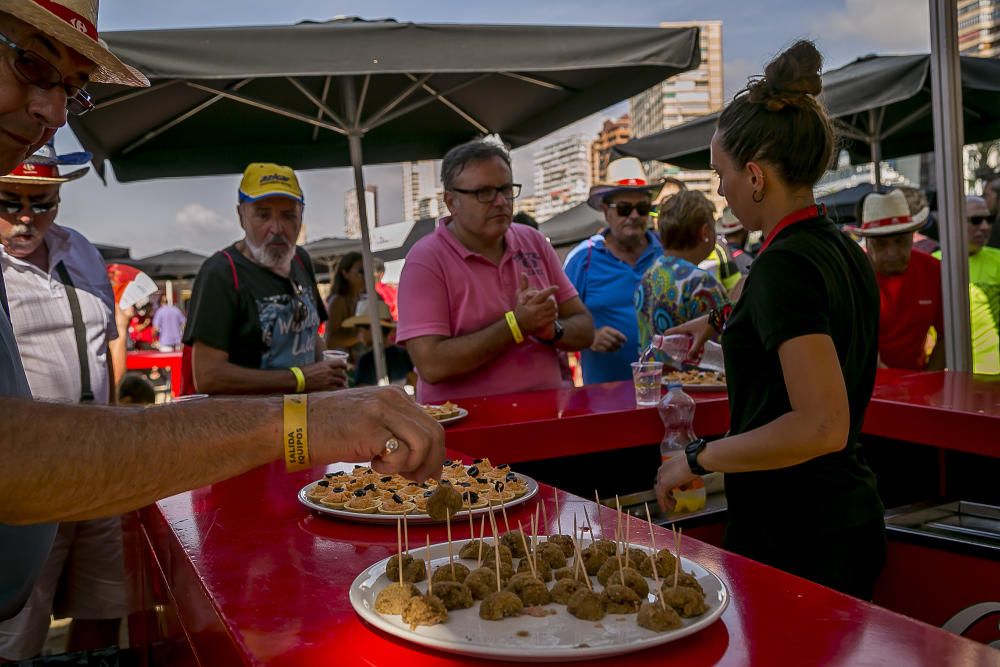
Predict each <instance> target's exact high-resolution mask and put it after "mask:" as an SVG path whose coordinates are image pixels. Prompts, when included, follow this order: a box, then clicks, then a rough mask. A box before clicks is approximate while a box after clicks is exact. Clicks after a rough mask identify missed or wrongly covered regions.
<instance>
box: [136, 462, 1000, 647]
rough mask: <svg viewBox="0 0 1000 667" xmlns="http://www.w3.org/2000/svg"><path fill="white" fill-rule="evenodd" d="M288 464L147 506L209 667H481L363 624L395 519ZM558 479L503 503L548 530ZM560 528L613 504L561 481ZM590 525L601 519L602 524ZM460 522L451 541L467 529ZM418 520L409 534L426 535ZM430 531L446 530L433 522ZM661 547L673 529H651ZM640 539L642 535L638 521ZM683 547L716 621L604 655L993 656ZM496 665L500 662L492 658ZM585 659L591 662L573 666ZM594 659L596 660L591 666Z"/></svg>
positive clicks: (708, 550) (793, 580)
mask: <svg viewBox="0 0 1000 667" xmlns="http://www.w3.org/2000/svg"><path fill="white" fill-rule="evenodd" d="M320 472H321V469H315V470H313V471H312V472H308V471H307V472H302V473H297V474H286V473H285V472H284V471H283V470H282V469H281V467H280V465H278V464H276V465H274V466H268V467H264V468H260V469H257V470H254V471H251V472H250V473H247V474H246V475H243V476H242V477H238V478H235V479H232V480H229V481H227V482H223V483H220V484H216V485H213V486H211V487H206V488H204V489H200V490H197V491H193V492H190V493H185V494H181V495H178V496H175V497H172V498H169V499H166V500H164V501H161V502H160V503H158V504H157V505H155V506H151V507H148V508H146V509H145V510H143V511H142V524H143V529H144V530H145V532H146V534H147V536H148V539H149V542H150V544H151V545H152V548H153V552H154V555H155V557H156V562H157V563H158V565H159V567H160V568H161V570H162V574H163V576H164V578H165V581H166V584H167V586H168V588H169V589H170V593H171V597H172V598H173V602H174V604H175V605H176V610H177V613H178V616H179V618H180V621H181V623H182V624H183V625H184V630H185V633H186V635H187V637H188V640H189V641H190V642H191V644H192V647H193V650H194V651H195V653H196V655H197V657H198V660H199V661H200V663H201V664H203V665H234V664H241V663H242V664H254V665H258V664H259V665H263V664H268V665H295V666H299V665H318V664H328V663H329V664H337V665H387V666H392V667H401V666H406V665H472V664H477V665H484V664H493V663H492V662H484V661H482V660H472V659H469V658H463V657H461V656H455V655H451V654H446V653H441V652H437V651H433V650H428V649H423V648H421V647H419V646H417V645H415V644H411V643H409V642H406V641H403V640H401V639H397V638H395V637H392V636H390V635H387V634H385V633H382V632H380V631H378V630H375V629H374V628H372V627H370V626H368V625H366V624H365V623H363V622H362V621H361V620H360V619H359V618H358V616H357V615H356V614H355V612H354V611H353V609H352V607H351V605H350V602H349V600H348V589H349V587H350V585H351V583H352V582H353V580H354V578H355V577H356V576H357V575H358V574H359V573H360V572H361V571H363V570H364V569H365V568H367V567H368V566H369V565H371V564H372V563H374V562H376V561H378V560H380V559H382V558H386V557H388V556H390V555H391V554H392V553H394V552H395V549H396V535H395V529H394V528H393V527H375V526H364V525H359V524H354V523H349V522H343V521H338V520H331V519H326V518H322V517H319V516H316V515H314V514H312V513H310V512H308V511H306V510H305V509H304V508H302V507H301V506H300V505H299V504H298V502H297V500H296V498H295V496H296V493H297V492H298V490H299V488H301V486H303V485H304V484H306V483H308V482H309V481H310V480H312V479H315V478H316V477H318V476H319V474H320ZM553 493H554V490H553V489H552V488H550V487H547V486H544V485H543V486H542V490H541V495H540V496H539V498H540V499H541V501H539V500H532V501H529V502H528V503H526V505H525V506H522V507H521V508H515V509H513V510H511V511H509V512H508V514H509V516H510V519H511V520H512V521H516V520H521V521H522V522H527V521H528V518H529V516H530V515H531V514H532V513H533V511H534V508H535V506H536V504H537V503H538V502H544V503H545V504H546V508H547V512H548V516H549V525H548V532H554V531H555V528H556V516H555V514H556V512H555V504H554V499H553ZM558 493H559V497H560V506H561V513H562V525H563V530H564V531H567V530H569V526H570V525H571V524H572V520H573V517H574V516H576V517H579V518H580V519H581V520H582V518H583V508H584V507H586V508H587V510H588V512H589V513H590V515H591V517H592V519H593V520H594V522H595V530H596V531H597V532H598V533H599V534H600V533H603V534H610V533H613V531H614V523H615V518H614V513H613V512H612V511H611V510H608V509H607V508H603V509H601V510H600V511H598V508H597V506H596V505H595V504H594V503H592V502H590V501H587V500H584V499H581V498H578V497H576V496H572V495H570V494H567V493H565V492H562V491H558ZM598 525H599V526H600V528H598ZM468 531H469V528H468V524H467V523H462V522H458V523H457V525H456V527H455V528H454V534H455V537H456V539H462V538H465V537H467V536H468ZM426 532H427V531H426V529H425V528H423V527H414V528H413V529H412V530H411V531H410V541H411V544H423V542H424V535H425V533H426ZM429 532H430V537H431V540H432V542H439V541H443V540H444V539H445V530H444V527H443V526H442V527H437V526H434V527H430V529H429ZM656 533H657V544H658V545H661V546H662V545H666V544H667V541H668V536H669V533H668V532H667V531H665V530H663V529H662V528H659V527H657V528H656ZM632 534H633V536H635V538H636V539H635V542H637V543H641V544H648V543H649V539H648V529H647V528H646V524H645V523H644V522H638V523H634V524H633V533H632ZM684 553H685V555H687V556H689V557H692V558H694V559H696V560H697V561H698V562H700V563H701V564H703V565H704V566H705V567H707V568H708V569H710V570H712V571H713V572H715V573H716V574H717V575H719V576H720V577H721V578H722V579H723V581H725V582H726V584H727V586H728V587H729V590H730V592H731V594H732V600H731V603H730V605H729V607H728V609H727V610H726V612H725V613H724V614H723V616H722V618H721V619H720V620H719V621H718V622H716V623H714V624H713V625H711V626H710V627H708V628H706V629H705V630H703V631H702V632H699V633H697V634H695V635H693V636H691V637H688V638H685V639H683V640H680V641H677V642H674V643H671V644H670V645H669V646H665V647H661V648H659V649H650V650H646V651H643V652H640V653H634V654H630V655H626V656H623V657H620V658H615V659H608V660H605V661H603V662H602V663H601V664H616V665H635V666H642V665H661V664H664V660H665V658H666V657H669V661H670V664H676V665H685V666H694V665H711V664H723V665H747V664H757V665H793V664H794V665H797V666H799V665H860V664H867V665H876V664H878V665H882V664H886V665H889V664H891V665H918V664H925V665H959V664H961V665H996V664H997V661H998V659H1000V654H998V653H997V652H996V651H995V650H993V649H990V648H988V647H986V646H985V645H982V644H978V643H976V642H973V641H970V640H967V639H964V638H961V637H957V636H955V635H951V634H949V633H947V632H944V631H943V630H940V629H938V628H935V627H932V626H929V625H926V624H923V623H921V622H919V621H914V620H912V619H908V618H906V617H904V616H900V615H898V614H896V613H893V612H890V611H888V610H885V609H882V608H879V607H875V606H873V605H870V604H867V603H863V602H860V601H858V600H855V599H853V598H850V597H847V596H844V595H841V594H839V593H836V592H834V591H832V590H830V589H827V588H823V587H821V586H818V585H815V584H812V583H810V582H808V581H805V580H802V579H799V578H797V577H794V576H791V575H789V574H786V573H783V572H781V571H778V570H775V569H772V568H769V567H767V566H764V565H761V564H759V563H755V562H753V561H750V560H747V559H745V558H742V557H740V556H736V555H733V554H729V553H727V552H725V551H722V550H720V549H718V548H715V547H712V546H710V545H707V544H704V543H701V542H698V541H696V540H692V539H686V540H685V541H684ZM496 664H499V663H496ZM573 664H585V663H573ZM590 664H593V663H590Z"/></svg>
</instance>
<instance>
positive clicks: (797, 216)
mask: <svg viewBox="0 0 1000 667" xmlns="http://www.w3.org/2000/svg"><path fill="white" fill-rule="evenodd" d="M820 215H826V206H824V205H820V206H817V205H815V204H813V205H812V206H807V207H805V208H800V209H799V210H798V211H793V212H792V213H789V214H788V215H786V216H785V217H784V218H782V219H781V221H780V222H778V224H777V225H775V226H774V229H772V230H771V233H770V234H768V235H767V238H766V239H764V244H763V245H761V247H760V251H758V253H757V254H758V255H759V254H760V253H762V252H764V251H765V250H767V246H769V245H771V241H773V240H774V237H776V236H777V235H778V234H780V233H781V231H782V230H783V229H785V227H789V226H791V225H794V224H795V223H796V222H802V221H803V220H809V219H811V218H818V217H819V216H820Z"/></svg>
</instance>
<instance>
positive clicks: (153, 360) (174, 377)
mask: <svg viewBox="0 0 1000 667" xmlns="http://www.w3.org/2000/svg"><path fill="white" fill-rule="evenodd" d="M154 366H155V367H157V368H169V369H170V392H171V393H172V394H173V395H174V396H177V395H178V393H179V392H180V388H181V353H180V352H157V351H153V350H139V351H135V352H129V353H128V355H127V356H126V357H125V368H126V369H128V370H130V371H137V370H142V369H146V368H153V367H154Z"/></svg>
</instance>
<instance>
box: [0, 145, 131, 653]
mask: <svg viewBox="0 0 1000 667" xmlns="http://www.w3.org/2000/svg"><path fill="white" fill-rule="evenodd" d="M90 157H91V156H90V154H89V153H77V154H72V155H57V154H56V151H55V146H54V145H53V143H52V142H49V143H48V144H46V145H45V146H43V147H42V148H41V149H40V150H39V151H38V152H37V153H35V154H34V155H32V156H31V157H29V158H28V159H27V160H25V161H24V162H23V163H22V164H21V165H20V166H18V167H17V169H15V170H14V171H13V172H11V173H10V174H8V175H7V176H3V177H0V240H2V242H3V245H2V247H0V267H2V270H3V278H4V283H5V285H6V287H7V290H8V299H9V305H10V319H11V324H12V325H13V327H14V335H15V336H16V337H17V343H18V348H19V349H20V352H21V360H22V362H23V363H24V371H25V374H26V375H27V376H28V384H29V385H30V387H31V394H32V396H33V397H34V398H36V399H43V400H47V401H61V402H65V403H77V402H86V403H98V404H102V403H108V402H109V401H111V400H112V396H113V393H114V387H113V382H112V378H113V377H114V372H113V371H112V369H111V356H110V355H109V353H108V344H109V342H110V341H112V340H113V339H115V338H116V337H117V335H118V330H117V327H116V324H115V312H114V309H115V306H114V297H113V296H112V292H111V284H110V283H109V282H108V274H107V271H106V270H105V268H104V261H103V259H102V258H101V255H100V253H99V252H98V251H97V248H95V247H94V246H93V245H92V244H91V243H90V242H89V241H88V240H87V239H85V238H84V237H83V236H82V235H81V234H80V233H79V232H76V231H74V230H72V229H68V228H66V227H62V226H60V225H57V224H56V223H55V219H56V216H57V215H58V211H59V190H60V187H61V185H62V184H63V183H67V182H69V181H75V180H76V179H78V178H80V177H82V176H83V175H84V174H86V173H87V171H88V168H86V167H84V168H82V169H76V170H74V171H70V172H67V173H61V171H60V167H66V166H74V165H81V164H84V163H86V162H88V161H89V160H90ZM53 611H54V612H55V614H56V616H57V617H67V618H72V619H73V622H72V624H71V626H70V633H69V637H70V643H69V649H70V650H84V649H97V648H102V647H105V646H109V645H112V644H115V643H117V639H118V625H119V622H120V619H121V618H122V617H123V616H124V615H125V614H126V612H127V609H126V606H125V573H124V566H123V561H122V540H121V524H120V522H119V519H118V517H112V518H102V519H91V520H88V521H71V522H64V523H60V524H59V531H58V532H57V534H56V541H55V544H54V545H53V547H52V552H51V554H50V555H49V558H48V561H47V562H46V564H45V566H44V568H43V569H42V575H41V576H40V577H39V580H38V582H37V583H36V584H35V588H34V590H33V591H32V593H31V598H30V600H29V602H28V604H27V606H26V607H25V608H24V610H22V611H21V613H20V614H18V615H17V617H15V618H13V619H11V620H9V621H6V622H3V623H0V657H3V658H5V659H8V660H10V659H15V660H25V659H27V658H30V657H32V656H34V655H37V654H38V653H39V652H40V651H41V649H42V644H43V643H44V641H45V635H46V632H47V630H48V627H49V615H50V614H51V613H53Z"/></svg>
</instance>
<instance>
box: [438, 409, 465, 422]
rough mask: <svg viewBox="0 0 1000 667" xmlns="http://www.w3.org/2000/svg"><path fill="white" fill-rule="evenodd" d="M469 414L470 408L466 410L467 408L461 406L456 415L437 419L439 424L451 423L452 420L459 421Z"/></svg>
mask: <svg viewBox="0 0 1000 667" xmlns="http://www.w3.org/2000/svg"><path fill="white" fill-rule="evenodd" d="M468 416H469V411H468V410H466V409H465V408H459V409H458V414H457V415H455V416H454V417H448V418H447V419H439V420H437V423H438V424H450V423H452V422H457V421H458V420H459V419H465V418H466V417H468Z"/></svg>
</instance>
